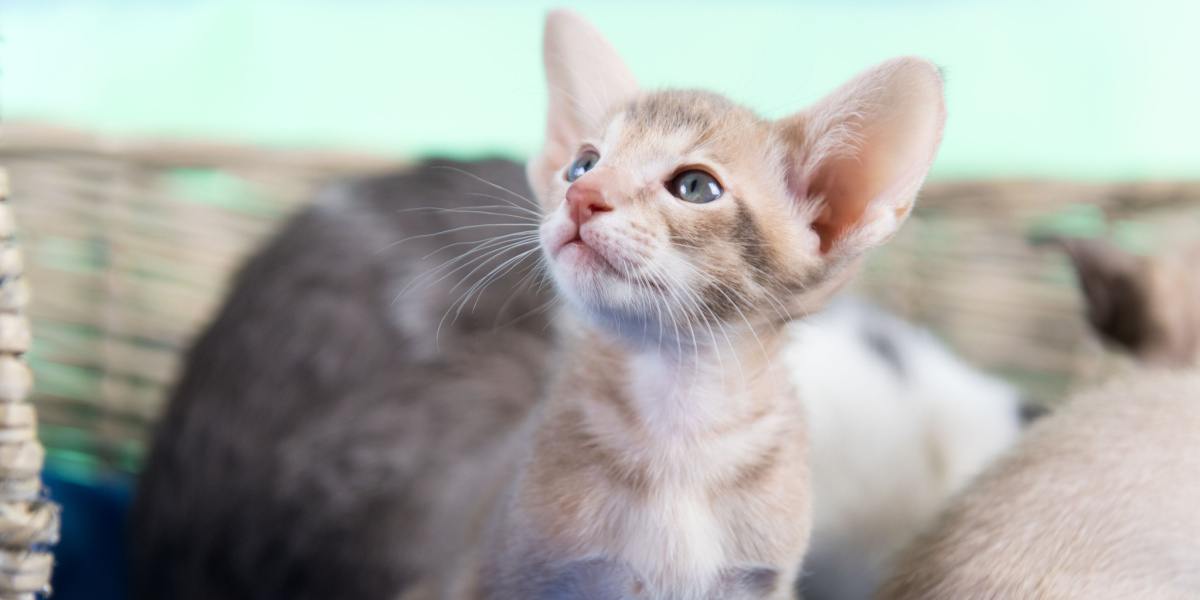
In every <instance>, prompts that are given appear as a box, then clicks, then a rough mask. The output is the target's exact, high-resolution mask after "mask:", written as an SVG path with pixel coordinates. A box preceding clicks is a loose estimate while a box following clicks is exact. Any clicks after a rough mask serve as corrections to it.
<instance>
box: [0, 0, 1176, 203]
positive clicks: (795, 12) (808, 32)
mask: <svg viewBox="0 0 1200 600" xmlns="http://www.w3.org/2000/svg"><path fill="white" fill-rule="evenodd" d="M0 6H2V8H0V32H2V33H3V36H4V43H3V46H2V47H0V68H2V69H3V72H2V75H0V110H2V116H3V118H4V119H8V120H16V119H22V120H24V119H38V120H46V121H52V122H55V123H59V124H66V125H75V126H81V127H84V128H88V129H97V130H101V131H105V132H113V133H120V134H167V135H179V136H189V137H196V138H204V139H219V140H237V141H249V142H255V143H264V144H271V145H287V146H310V147H311V146H317V147H326V148H328V147H336V148H346V149H353V150H369V151H375V152H382V153H387V154H394V155H399V156H413V155H418V154H427V153H432V152H441V153H451V154H455V155H476V154H480V153H485V152H495V151H500V152H505V153H510V154H516V155H525V154H527V153H529V152H530V151H531V150H532V149H533V148H534V147H535V146H536V145H537V142H538V139H539V137H540V135H541V126H542V116H541V113H542V110H543V107H544V103H545V100H544V92H543V87H542V80H541V72H540V59H539V56H538V52H539V43H540V39H539V38H540V28H541V18H542V15H543V14H544V12H545V11H546V10H547V8H548V7H549V6H551V4H549V3H545V2H535V1H520V2H509V3H485V2H442V3H437V4H433V3H415V2H385V1H382V0H343V1H335V0H323V1H322V0H307V1H306V0H292V1H283V0H262V1H254V0H210V1H201V0H193V1H186V0H159V1H150V0H124V1H107V2H105V1H97V0H91V1H84V0H41V1H36V0H5V1H4V2H3V4H2V5H0ZM574 7H575V8H576V9H577V10H578V11H579V12H581V13H583V14H585V15H586V16H588V17H589V18H591V19H592V20H593V21H594V22H595V23H596V24H597V25H598V26H599V27H600V28H601V30H603V31H604V32H606V33H607V34H608V36H609V37H610V39H611V40H612V41H613V43H614V44H615V45H616V46H617V48H618V49H619V50H620V51H621V52H622V54H623V55H624V56H625V57H626V58H627V60H628V61H629V62H630V64H631V66H632V69H633V71H634V72H635V73H636V74H637V75H638V77H639V79H641V81H642V82H643V83H644V84H646V85H650V86H702V87H707V88H713V89H716V90H720V91H722V92H725V93H727V94H729V95H731V96H733V97H734V98H736V99H738V100H740V101H743V102H745V103H747V104H749V105H751V106H752V107H754V108H756V109H758V110H759V111H760V112H763V113H764V114H767V115H770V116H779V115H783V114H786V113H788V112H790V111H792V110H796V109H798V108H800V107H802V106H803V105H804V104H805V103H807V102H810V101H812V100H814V99H815V98H817V97H819V96H820V95H821V94H822V93H823V92H825V91H827V90H829V89H830V88H831V87H833V86H834V85H836V84H837V83H838V82H840V81H842V80H844V79H845V78H847V77H849V76H851V75H852V74H853V73H855V72H856V71H858V70H859V69H861V68H863V67H865V66H867V65H869V64H871V63H874V62H876V61H879V60H882V59H884V58H887V57H890V56H893V55H898V54H921V55H925V56H927V57H929V58H931V59H933V60H934V61H936V62H938V63H939V64H941V65H942V66H943V67H944V68H945V70H946V74H947V81H948V84H947V85H948V87H947V94H948V101H949V108H950V122H949V125H948V130H947V135H946V140H945V145H944V147H943V150H942V153H941V156H940V158H939V160H938V163H937V166H936V171H935V176H939V177H977V176H987V177H992V176H996V177H1011V176H1017V177H1071V178H1087V179H1127V178H1176V177H1195V176H1197V175H1200V143H1197V141H1196V140H1197V133H1200V123H1198V121H1200V118H1198V117H1197V110H1198V108H1200V76H1197V72H1198V71H1200V69H1198V68H1197V65H1196V62H1197V59H1198V58H1200V41H1198V37H1200V32H1198V31H1197V27H1198V26H1197V24H1198V23H1200V2H1189V1H1167V0H1143V1H1139V2H1119V1H1110V0H1097V1H1082V0H1066V1H1047V0H1043V1H1027V0H1015V1H1010V2H977V1H971V0H964V1H958V2H953V1H948V0H917V1H906V2H884V1H862V0H859V1H850V2H833V1H820V2H768V1H754V2H737V3H735V2H724V3H715V2H660V3H648V2H631V1H619V2H582V3H575V4H574Z"/></svg>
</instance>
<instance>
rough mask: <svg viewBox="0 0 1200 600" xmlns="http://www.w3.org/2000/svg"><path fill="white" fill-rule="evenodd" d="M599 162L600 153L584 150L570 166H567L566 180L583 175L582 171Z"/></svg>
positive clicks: (584, 171)
mask: <svg viewBox="0 0 1200 600" xmlns="http://www.w3.org/2000/svg"><path fill="white" fill-rule="evenodd" d="M598 162H600V155H599V154H597V153H596V152H595V151H594V150H584V151H583V152H582V153H581V154H580V155H579V158H576V159H575V162H573V163H571V166H569V167H567V174H566V179H567V181H575V180H576V179H579V178H580V177H583V174H584V173H587V172H588V171H591V170H592V167H595V166H596V163H598Z"/></svg>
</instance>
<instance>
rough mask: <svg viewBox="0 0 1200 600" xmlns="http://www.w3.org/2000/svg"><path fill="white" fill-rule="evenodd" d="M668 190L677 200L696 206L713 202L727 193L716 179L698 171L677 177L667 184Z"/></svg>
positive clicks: (687, 172)
mask: <svg viewBox="0 0 1200 600" xmlns="http://www.w3.org/2000/svg"><path fill="white" fill-rule="evenodd" d="M667 190H668V191H669V192H671V194H672V195H673V196H675V197H676V198H679V199H680V200H683V201H684V202H692V203H694V204H704V203H707V202H712V201H713V200H716V199H717V198H720V197H721V194H724V193H725V190H723V189H721V184H720V183H717V178H716V177H713V176H712V175H709V174H708V173H706V172H704V171H700V170H698V169H692V170H690V171H684V172H682V173H680V174H678V175H676V176H675V178H674V179H672V180H671V182H670V183H668V184H667Z"/></svg>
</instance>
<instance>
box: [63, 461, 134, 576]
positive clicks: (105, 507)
mask: <svg viewBox="0 0 1200 600" xmlns="http://www.w3.org/2000/svg"><path fill="white" fill-rule="evenodd" d="M43 478H44V481H45V483H46V487H47V488H49V492H50V498H51V499H53V500H54V501H55V502H58V503H59V504H61V505H62V510H63V512H62V539H61V540H60V541H59V543H58V546H57V547H55V549H54V555H55V566H54V577H53V579H52V581H51V585H52V587H53V588H54V594H53V596H52V597H53V599H54V600H124V599H125V598H126V597H127V595H128V581H127V573H128V567H127V564H126V549H127V548H128V542H127V539H126V531H127V528H126V527H127V522H128V514H129V504H130V501H131V499H132V497H133V491H132V482H131V481H130V480H128V479H123V478H106V479H102V480H98V481H85V480H80V479H78V478H74V477H71V476H69V475H68V474H66V473H63V472H58V471H55V470H54V469H53V468H52V467H48V468H47V469H46V471H45V473H44V475H43Z"/></svg>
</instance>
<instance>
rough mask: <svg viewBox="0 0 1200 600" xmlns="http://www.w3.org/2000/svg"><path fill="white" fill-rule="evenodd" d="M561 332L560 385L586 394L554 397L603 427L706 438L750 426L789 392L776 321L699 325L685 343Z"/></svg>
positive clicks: (581, 327)
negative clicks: (563, 352) (563, 351)
mask: <svg viewBox="0 0 1200 600" xmlns="http://www.w3.org/2000/svg"><path fill="white" fill-rule="evenodd" d="M564 336H565V339H564V342H565V349H566V353H567V355H566V357H565V358H566V360H565V364H567V365H571V367H570V369H569V370H568V372H567V373H565V374H564V379H565V381H564V383H566V384H567V388H566V390H571V389H578V390H580V391H583V392H585V393H580V394H572V393H570V392H569V391H568V392H567V393H563V394H561V398H560V399H561V400H562V401H564V402H568V403H574V404H576V405H578V406H580V407H582V408H583V409H584V414H585V415H586V416H587V417H588V418H589V420H590V421H591V423H592V425H595V426H600V427H603V428H604V429H605V430H606V431H609V432H611V431H613V430H614V429H618V430H623V431H624V432H625V433H633V432H636V433H637V434H638V435H639V436H644V437H649V438H654V439H664V440H666V439H672V438H683V439H698V438H707V437H710V436H714V435H719V434H721V433H722V432H733V431H736V430H739V429H741V428H744V427H745V426H748V425H750V424H751V423H752V422H753V421H755V420H757V419H759V418H762V417H763V416H765V415H766V414H768V413H771V412H773V411H774V410H775V409H776V408H778V406H777V405H778V404H779V403H781V402H784V401H785V399H786V397H787V396H788V395H789V394H790V391H791V390H790V382H789V380H788V378H787V377H786V375H785V373H784V372H783V371H782V369H781V368H780V367H779V366H778V363H779V361H777V360H776V356H777V355H778V354H779V352H780V347H781V346H782V341H783V339H782V338H783V332H782V329H781V328H779V327H775V326H760V327H757V328H753V329H752V328H749V327H741V328H735V327H730V328H728V329H725V330H718V329H715V328H714V329H713V330H712V331H709V330H707V329H703V330H701V331H697V333H696V338H695V339H692V338H691V337H690V336H689V338H688V340H687V343H679V344H676V343H674V342H668V341H664V342H663V343H661V344H653V343H629V342H628V341H625V340H623V339H622V338H619V337H617V336H614V335H612V334H610V333H608V332H606V331H603V330H601V329H598V328H596V327H594V326H590V325H588V324H586V323H579V322H571V323H570V324H569V325H568V326H567V327H566V328H565V331H564ZM581 367H582V369H581ZM614 419H616V420H614Z"/></svg>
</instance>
